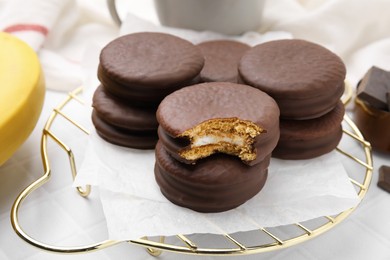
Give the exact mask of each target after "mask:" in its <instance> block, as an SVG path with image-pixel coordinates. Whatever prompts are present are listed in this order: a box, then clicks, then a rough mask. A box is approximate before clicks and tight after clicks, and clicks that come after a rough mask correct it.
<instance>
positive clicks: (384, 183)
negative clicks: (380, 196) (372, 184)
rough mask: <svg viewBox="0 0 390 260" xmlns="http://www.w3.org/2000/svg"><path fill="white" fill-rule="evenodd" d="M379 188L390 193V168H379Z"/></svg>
mask: <svg viewBox="0 0 390 260" xmlns="http://www.w3.org/2000/svg"><path fill="white" fill-rule="evenodd" d="M378 187H380V188H382V189H383V190H385V191H387V192H390V166H386V165H382V166H381V167H380V168H379V180H378Z"/></svg>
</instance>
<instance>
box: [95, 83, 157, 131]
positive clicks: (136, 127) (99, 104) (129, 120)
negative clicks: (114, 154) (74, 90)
mask: <svg viewBox="0 0 390 260" xmlns="http://www.w3.org/2000/svg"><path fill="white" fill-rule="evenodd" d="M92 106H93V108H94V110H95V111H96V113H97V114H98V115H99V117H100V118H101V119H103V120H104V121H105V122H107V123H109V124H110V125H112V126H116V127H119V128H123V129H128V130H131V131H153V130H154V131H156V129H157V126H158V123H157V119H156V110H157V107H150V108H147V107H139V106H136V105H133V104H132V103H131V102H129V101H127V102H125V101H123V100H122V99H119V98H117V97H115V96H113V95H111V94H110V93H107V91H106V90H105V88H104V87H103V86H99V87H98V88H97V89H96V91H95V93H94V95H93V104H92Z"/></svg>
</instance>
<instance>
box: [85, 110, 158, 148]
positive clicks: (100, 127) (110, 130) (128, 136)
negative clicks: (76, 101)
mask: <svg viewBox="0 0 390 260" xmlns="http://www.w3.org/2000/svg"><path fill="white" fill-rule="evenodd" d="M92 123H93V124H94V126H95V128H96V132H97V133H98V135H99V136H100V137H102V138H103V139H104V140H106V141H107V142H109V143H112V144H116V145H120V146H124V147H129V148H136V149H154V147H155V145H156V143H157V140H158V136H157V131H141V132H136V131H129V130H126V129H122V128H118V127H115V126H112V125H110V124H108V123H107V122H105V121H104V120H103V119H102V118H100V117H99V115H98V114H97V113H96V111H95V110H93V111H92Z"/></svg>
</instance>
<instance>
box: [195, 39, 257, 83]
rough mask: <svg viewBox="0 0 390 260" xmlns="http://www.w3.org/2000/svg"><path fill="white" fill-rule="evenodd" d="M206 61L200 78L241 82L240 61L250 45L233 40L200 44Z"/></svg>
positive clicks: (203, 79) (209, 80)
mask: <svg viewBox="0 0 390 260" xmlns="http://www.w3.org/2000/svg"><path fill="white" fill-rule="evenodd" d="M198 47H199V48H200V50H201V52H202V54H203V56H204V58H205V63H204V66H203V69H202V71H201V72H200V78H201V80H202V81H203V82H213V81H219V82H233V83H239V82H240V79H239V76H238V62H239V61H240V59H241V57H242V55H243V54H244V53H245V52H246V51H247V50H249V49H250V46H249V45H247V44H244V43H241V42H237V41H232V40H215V41H207V42H202V43H200V44H198Z"/></svg>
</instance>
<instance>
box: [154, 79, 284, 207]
mask: <svg viewBox="0 0 390 260" xmlns="http://www.w3.org/2000/svg"><path fill="white" fill-rule="evenodd" d="M279 114H280V112H279V108H278V106H277V104H276V102H275V100H274V99H273V98H271V97H270V96H269V95H267V94H266V93H264V92H263V91H260V90H258V89H255V88H253V87H251V86H247V85H241V84H237V83H231V82H208V83H201V84H197V85H193V86H189V87H185V88H182V89H180V90H178V91H175V92H174V93H172V94H170V95H168V96H167V97H166V98H164V100H163V101H162V102H161V104H160V105H159V107H158V110H157V120H158V122H159V129H158V134H159V142H158V143H157V146H156V151H155V153H156V163H155V169H154V173H155V178H156V181H157V183H158V185H159V187H160V190H161V192H162V194H163V195H164V196H165V197H166V198H167V199H168V200H170V201H171V202H173V203H174V204H176V205H179V206H183V207H187V208H190V209H192V210H195V211H199V212H221V211H226V210H229V209H233V208H236V207H238V206H239V205H241V204H243V203H244V202H246V201H247V200H249V199H250V198H252V197H253V196H255V195H256V194H257V193H258V192H259V191H260V190H261V189H262V188H263V186H264V184H265V182H266V179H267V174H268V166H269V163H270V158H271V153H272V151H273V149H274V148H275V146H276V144H277V142H278V140H279V134H280V131H279Z"/></svg>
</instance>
